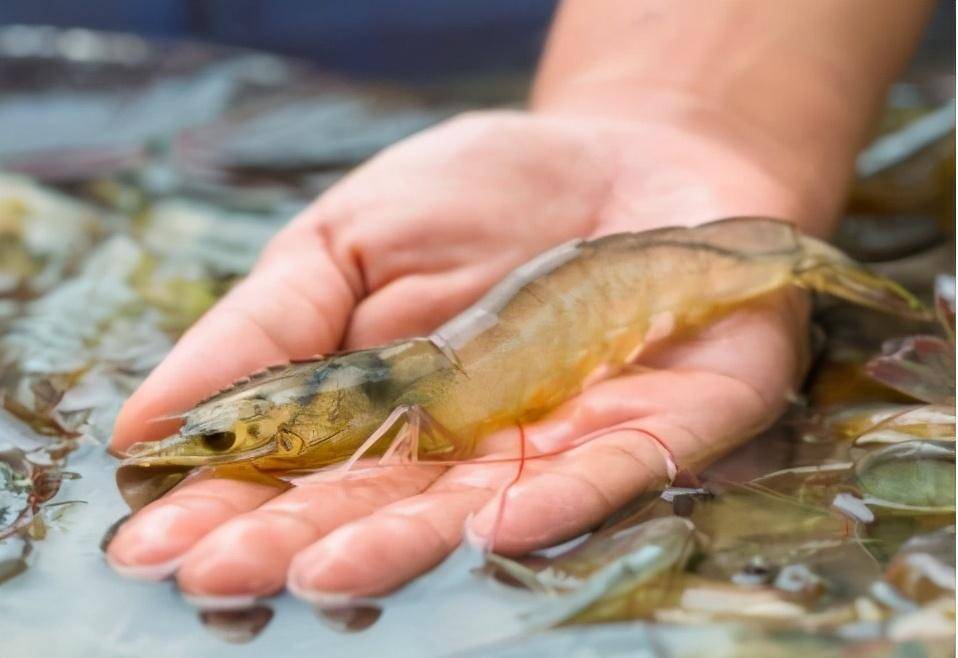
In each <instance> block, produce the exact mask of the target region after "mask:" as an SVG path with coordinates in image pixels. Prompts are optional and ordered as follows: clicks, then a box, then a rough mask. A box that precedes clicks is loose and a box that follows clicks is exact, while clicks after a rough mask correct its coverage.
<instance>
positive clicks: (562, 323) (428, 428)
mask: <svg viewBox="0 0 958 658" xmlns="http://www.w3.org/2000/svg"><path fill="white" fill-rule="evenodd" d="M789 285H797V286H801V287H803V288H808V289H811V290H815V291H820V292H824V293H829V294H831V295H834V296H837V297H841V298H844V299H847V300H849V301H852V302H854V303H858V304H863V305H866V306H870V307H873V308H876V309H879V310H882V311H886V312H891V313H896V314H900V315H905V316H909V317H918V318H925V317H927V312H926V311H925V310H924V309H923V308H922V306H921V304H919V303H918V302H917V300H915V298H914V297H912V296H911V295H910V294H909V293H908V292H907V291H906V290H904V289H903V288H901V287H900V286H898V285H897V284H895V283H894V282H892V281H890V280H888V279H885V278H882V277H880V276H877V275H875V274H873V273H871V272H869V271H868V270H866V269H865V268H864V267H862V266H861V265H859V264H857V263H856V262H854V261H852V260H851V259H849V258H847V257H846V256H845V255H844V254H842V253H841V252H840V251H838V250H837V249H835V248H833V247H831V246H829V245H827V244H825V243H823V242H821V241H819V240H816V239H814V238H810V237H807V236H804V235H802V234H801V233H800V232H799V231H798V230H797V229H796V228H795V227H794V226H793V225H791V224H789V223H786V222H782V221H777V220H771V219H762V218H735V219H726V220H721V221H717V222H712V223H708V224H703V225H701V226H697V227H694V228H663V229H657V230H653V231H646V232H643V233H620V234H615V235H607V236H603V237H600V238H597V239H595V240H580V241H575V242H570V243H567V244H564V245H561V246H559V247H556V248H555V249H553V250H551V251H548V252H546V253H545V254H543V255H541V256H539V257H537V258H535V259H533V260H532V261H530V262H528V263H526V264H525V265H522V266H521V267H519V268H518V269H516V270H515V271H513V272H512V273H511V274H510V275H509V276H508V277H506V278H505V279H504V280H503V281H502V282H501V283H499V284H498V285H497V286H495V287H494V288H493V289H492V290H491V291H490V292H489V293H488V294H487V295H486V296H485V297H483V298H482V299H481V300H479V301H478V302H477V303H476V304H475V305H473V306H472V307H470V308H469V309H467V310H466V311H464V312H463V313H461V314H460V315H458V316H457V317H455V318H453V319H452V320H450V321H449V322H448V323H446V324H445V325H443V326H442V327H440V328H439V329H438V330H437V331H436V332H434V333H433V334H432V335H430V336H428V337H424V338H414V339H410V340H404V341H400V342H397V343H393V344H390V345H386V346H383V347H377V348H373V349H366V350H359V351H355V352H348V353H343V354H336V355H332V356H329V357H327V358H321V359H316V360H313V361H309V362H301V363H294V364H290V365H287V366H282V367H278V368H271V369H269V370H266V371H264V372H262V373H260V374H257V375H254V376H252V377H250V378H249V379H247V380H245V381H243V382H240V383H237V384H236V385H234V386H233V387H231V388H229V389H227V390H225V391H223V392H221V393H219V394H217V395H215V396H213V397H211V398H209V399H208V400H206V401H204V402H202V403H200V404H199V405H197V406H196V407H195V408H193V409H192V410H190V411H188V412H187V413H186V414H184V416H183V417H184V419H185V423H184V425H183V427H182V429H181V430H180V432H179V433H178V434H177V435H175V436H172V437H170V438H168V439H165V440H162V441H158V442H144V443H139V444H136V445H135V446H133V447H132V448H131V449H130V452H129V455H128V457H127V458H126V459H125V460H124V461H123V463H122V464H121V465H120V469H119V472H118V482H120V483H121V484H122V483H123V482H136V483H137V487H136V488H137V489H138V491H140V492H141V494H142V492H144V491H147V492H149V491H152V492H153V493H154V494H155V493H156V492H157V491H159V489H161V488H162V487H151V486H148V485H149V480H150V477H151V472H152V473H155V474H156V476H157V478H163V481H164V482H167V483H169V482H174V481H175V480H176V477H175V476H173V475H172V473H173V472H177V469H174V468H173V467H180V468H181V469H182V468H188V467H195V466H215V467H222V466H224V465H227V464H238V463H245V464H248V465H250V466H252V467H254V469H255V470H256V471H259V472H280V473H283V472H289V471H306V470H314V469H318V468H321V467H324V466H328V465H331V464H336V463H340V462H347V463H352V461H353V460H355V459H356V458H358V457H360V456H372V455H387V456H390V455H396V454H400V455H403V456H405V457H407V458H409V459H412V460H443V461H447V460H460V459H467V458H469V457H470V456H471V455H472V454H474V451H475V448H476V446H477V444H478V442H479V441H480V440H481V439H482V438H483V437H485V436H486V435H488V434H489V433H491V432H493V431H495V430H497V429H502V428H504V427H508V426H512V425H515V424H517V423H526V422H531V421H534V420H536V419H537V418H539V417H541V416H542V415H543V414H545V413H547V412H549V411H551V410H552V409H554V408H555V407H557V406H558V405H559V404H561V403H562V402H564V401H565V400H568V399H569V398H571V397H573V396H574V395H576V394H577V393H578V392H579V391H580V390H581V389H582V388H583V387H584V386H585V385H586V384H587V383H588V382H590V381H593V380H595V379H596V377H597V373H599V375H600V376H603V377H608V376H614V375H615V374H617V373H619V372H621V371H622V369H623V368H624V367H625V366H627V365H628V364H629V363H630V362H631V361H633V360H634V359H635V358H636V357H637V356H638V355H639V354H640V353H641V351H642V349H643V347H644V346H645V345H647V344H648V343H649V342H651V341H653V340H662V339H663V338H664V337H667V336H668V335H671V334H676V333H677V332H679V331H681V330H686V329H688V328H693V327H696V326H699V325H701V324H703V323H705V322H709V321H711V320H712V319H713V318H715V317H716V316H717V315H719V314H721V313H727V312H729V311H731V310H733V309H735V308H736V307H739V306H741V305H743V304H746V303H748V302H749V301H751V300H754V299H756V298H759V297H761V296H763V295H766V294H768V293H770V292H773V291H775V290H778V289H782V288H785V287H787V286H789ZM151 469H152V471H151ZM132 471H136V473H135V474H134V473H132ZM121 490H122V486H121ZM134 498H136V500H133V499H134ZM144 498H148V496H146V497H144V496H143V495H137V496H131V497H130V499H129V500H128V502H131V504H135V505H139V504H142V503H143V500H144Z"/></svg>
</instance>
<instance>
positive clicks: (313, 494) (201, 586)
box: [177, 466, 443, 597]
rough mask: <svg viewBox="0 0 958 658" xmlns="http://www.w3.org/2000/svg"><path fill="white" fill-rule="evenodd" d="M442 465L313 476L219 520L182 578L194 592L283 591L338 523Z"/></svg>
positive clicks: (427, 479) (408, 491)
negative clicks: (297, 565)
mask: <svg viewBox="0 0 958 658" xmlns="http://www.w3.org/2000/svg"><path fill="white" fill-rule="evenodd" d="M442 470H443V469H442V468H441V467H438V466H399V467H387V468H375V469H369V470H368V471H360V472H357V473H355V474H351V475H350V476H349V477H348V478H347V479H345V480H343V479H330V478H329V477H328V476H326V477H325V478H324V477H322V475H321V476H320V477H312V476H311V477H307V478H303V479H301V480H299V481H298V483H297V486H296V487H295V488H294V489H292V490H291V491H288V492H286V493H284V494H282V495H280V496H277V497H276V498H273V499H272V500H270V501H269V502H267V503H266V504H264V505H263V506H262V507H259V508H258V509H256V510H254V511H251V512H249V513H246V514H243V515H239V516H236V517H235V518H233V519H231V520H229V521H227V522H226V523H224V524H222V525H220V526H219V527H217V528H216V529H215V530H213V531H212V532H210V533H209V534H207V535H206V536H205V537H203V539H202V540H200V541H199V542H197V543H196V545H195V546H193V548H192V549H191V550H190V551H189V553H188V554H187V555H186V556H185V558H184V560H183V562H182V566H181V567H180V570H179V573H178V574H177V581H178V582H179V584H180V587H181V589H182V590H183V591H184V592H186V593H188V594H190V595H193V596H203V597H237V596H239V597H245V596H253V597H256V596H266V595H269V594H273V593H275V592H278V591H280V590H281V589H282V588H283V585H284V584H285V582H286V572H287V569H288V567H289V564H290V561H291V560H292V558H293V556H294V555H295V554H296V553H297V552H298V551H299V550H300V549H302V548H304V547H306V546H308V545H309V544H312V543H313V542H315V541H316V540H317V539H319V538H320V537H323V536H325V535H326V534H328V533H329V532H330V531H332V530H334V529H335V528H337V527H339V526H341V525H343V524H344V523H347V522H349V521H353V520H355V519H358V518H360V517H363V516H366V515H368V514H370V513H372V512H374V511H375V510H377V509H379V508H381V507H383V506H384V505H387V504H389V503H391V502H394V501H397V500H400V499H403V498H406V497H408V496H412V495H415V494H417V493H419V492H421V491H422V490H424V489H425V488H426V487H427V486H429V484H430V483H431V482H432V481H433V480H435V479H436V477H438V476H439V474H440V473H441V472H442Z"/></svg>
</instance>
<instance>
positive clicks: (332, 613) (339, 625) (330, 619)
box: [316, 605, 383, 633]
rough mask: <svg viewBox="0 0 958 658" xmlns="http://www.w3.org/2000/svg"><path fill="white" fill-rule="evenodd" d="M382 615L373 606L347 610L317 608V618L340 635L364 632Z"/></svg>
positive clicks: (361, 606) (379, 609)
mask: <svg viewBox="0 0 958 658" xmlns="http://www.w3.org/2000/svg"><path fill="white" fill-rule="evenodd" d="M382 614H383V611H382V608H380V607H378V606H375V605H357V606H351V607H348V608H317V609H316V616H318V617H319V618H320V619H321V620H322V622H323V623H324V624H326V625H327V626H328V627H329V628H332V629H333V630H335V631H339V632H341V633H358V632H360V631H364V630H366V629H367V628H369V627H370V626H372V625H373V624H375V623H376V622H377V621H379V617H380V616H381V615H382Z"/></svg>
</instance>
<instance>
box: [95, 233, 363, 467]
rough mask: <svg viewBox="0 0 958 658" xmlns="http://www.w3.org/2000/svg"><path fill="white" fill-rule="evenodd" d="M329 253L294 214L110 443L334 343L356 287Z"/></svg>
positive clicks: (120, 422)
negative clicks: (244, 379) (253, 375)
mask: <svg viewBox="0 0 958 658" xmlns="http://www.w3.org/2000/svg"><path fill="white" fill-rule="evenodd" d="M344 270H345V266H341V265H340V264H339V263H337V262H336V260H335V259H334V257H333V255H332V253H331V250H330V248H329V245H328V244H327V241H326V240H325V239H324V237H323V233H322V231H320V230H319V229H318V228H316V227H315V226H310V225H308V224H306V223H305V222H296V223H294V224H292V225H291V226H290V227H288V228H287V229H285V230H284V231H283V232H282V233H281V234H279V235H277V236H276V238H274V240H273V242H272V243H270V246H269V248H268V251H267V254H265V255H264V258H263V259H262V260H261V262H260V264H259V265H258V266H257V268H256V269H254V270H253V272H252V273H251V274H250V275H249V277H247V278H246V279H245V280H244V281H242V282H241V283H239V284H238V285H237V286H236V287H234V288H233V290H231V291H230V292H229V293H228V294H227V295H226V296H225V297H224V298H223V299H222V300H220V301H219V302H218V303H217V304H216V305H215V306H214V307H213V308H212V309H210V310H209V311H208V312H207V313H206V315H204V316H203V317H202V318H201V319H200V320H199V321H198V322H197V323H196V324H195V325H194V326H193V327H192V328H190V329H189V330H188V331H187V332H186V333H185V334H184V335H183V337H182V338H181V339H180V341H179V342H178V343H177V344H176V346H175V347H174V348H173V350H172V351H171V352H170V354H169V355H167V357H166V359H164V360H163V362H162V363H160V365H159V366H157V367H156V369H155V370H154V371H153V372H152V373H151V374H150V376H149V377H147V378H146V380H145V381H144V382H143V383H142V384H141V385H140V387H139V388H138V389H137V391H136V392H135V393H134V394H133V395H132V396H131V397H130V399H129V400H127V402H126V404H125V405H124V406H123V408H122V409H121V411H120V414H119V416H118V417H117V420H116V425H115V426H114V431H113V437H112V439H111V440H110V448H111V449H112V450H114V451H122V450H124V449H125V448H127V447H128V446H130V445H131V444H133V443H135V442H137V441H144V440H152V439H158V438H161V437H163V436H166V435H168V434H170V433H172V432H174V431H175V430H176V427H177V425H178V421H176V420H169V419H166V417H168V416H169V415H171V414H175V413H179V412H181V411H184V410H186V409H188V408H190V407H191V406H193V405H194V404H196V403H197V402H199V401H200V400H202V399H203V398H205V397H207V396H209V395H211V394H213V393H215V392H216V391H218V390H221V389H223V388H225V387H227V386H229V385H231V384H232V383H233V382H235V381H236V380H238V379H240V378H241V377H244V376H246V375H249V374H250V373H253V372H255V371H257V370H260V369H262V368H265V367H266V366H270V365H276V364H279V363H284V362H286V361H289V360H290V359H303V358H308V357H310V356H313V355H316V354H319V353H322V352H326V351H330V350H332V349H335V348H336V347H337V346H338V344H339V343H340V341H341V340H342V337H343V333H344V331H345V328H346V323H347V320H348V318H349V314H350V312H351V311H352V309H353V307H354V306H355V304H356V301H357V298H358V296H359V294H360V291H358V290H356V289H355V287H354V285H351V282H352V281H355V280H357V278H356V277H350V273H349V272H346V271H344Z"/></svg>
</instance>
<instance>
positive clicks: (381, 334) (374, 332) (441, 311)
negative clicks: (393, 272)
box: [343, 262, 508, 349]
mask: <svg viewBox="0 0 958 658" xmlns="http://www.w3.org/2000/svg"><path fill="white" fill-rule="evenodd" d="M500 269H502V270H507V269H508V267H506V266H503V267H501V268H497V267H492V266H490V265H489V264H488V263H485V262H483V263H479V264H477V265H474V266H472V267H463V268H461V269H456V270H452V271H444V272H437V273H433V274H416V275H407V276H405V277H403V278H401V279H398V280H396V281H392V282H390V283H388V284H387V285H385V286H384V287H383V288H381V289H379V290H376V291H375V292H373V293H372V294H371V295H370V296H369V297H367V298H366V299H364V300H363V301H362V302H360V303H359V305H358V306H357V307H356V310H355V312H354V313H353V318H352V321H351V322H350V326H349V329H348V330H347V333H346V337H345V339H344V340H343V345H344V347H345V348H346V349H354V348H357V347H361V346H365V345H380V344H382V343H384V342H386V341H388V340H394V339H396V338H397V337H403V336H426V335H428V334H429V333H430V332H432V331H434V330H435V329H436V328H438V327H439V326H440V325H441V324H442V323H444V322H445V321H446V320H448V319H450V318H451V317H453V316H454V315H456V314H457V313H459V312H461V311H463V310H464V309H465V308H466V307H467V306H469V304H471V303H472V302H474V301H475V300H476V299H477V298H478V297H480V296H481V295H482V293H483V292H484V291H485V290H487V289H488V288H489V286H491V285H492V284H493V283H494V282H495V280H496V278H498V276H499V270H500Z"/></svg>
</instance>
